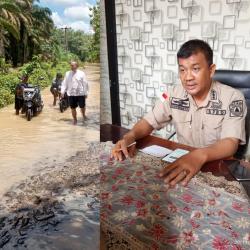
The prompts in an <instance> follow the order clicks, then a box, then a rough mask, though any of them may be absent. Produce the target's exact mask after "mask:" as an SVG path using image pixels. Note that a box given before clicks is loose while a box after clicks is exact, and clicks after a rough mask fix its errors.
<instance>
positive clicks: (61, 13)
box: [39, 0, 96, 32]
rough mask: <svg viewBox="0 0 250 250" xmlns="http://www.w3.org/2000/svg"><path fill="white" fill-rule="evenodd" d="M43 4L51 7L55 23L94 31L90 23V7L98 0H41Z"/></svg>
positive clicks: (58, 25) (75, 28)
mask: <svg viewBox="0 0 250 250" xmlns="http://www.w3.org/2000/svg"><path fill="white" fill-rule="evenodd" d="M39 4H40V5H41V6H44V7H49V8H50V9H51V11H52V13H53V14H52V19H53V21H54V23H55V25H56V26H57V27H59V28H61V27H65V26H67V27H71V28H72V29H74V30H83V31H85V32H92V30H91V27H90V25H89V19H90V18H89V7H91V6H93V5H95V4H96V0H40V3H39Z"/></svg>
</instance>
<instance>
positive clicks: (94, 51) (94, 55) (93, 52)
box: [89, 1, 100, 62]
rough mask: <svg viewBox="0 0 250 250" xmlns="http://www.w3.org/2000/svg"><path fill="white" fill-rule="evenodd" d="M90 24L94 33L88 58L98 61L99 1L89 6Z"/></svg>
mask: <svg viewBox="0 0 250 250" xmlns="http://www.w3.org/2000/svg"><path fill="white" fill-rule="evenodd" d="M90 11H91V14H90V25H91V26H92V28H93V31H94V35H93V37H92V41H91V43H90V44H89V52H90V53H89V60H90V61H93V62H94V61H98V62H99V61H100V2H99V1H98V2H97V4H96V5H95V6H94V7H93V8H90Z"/></svg>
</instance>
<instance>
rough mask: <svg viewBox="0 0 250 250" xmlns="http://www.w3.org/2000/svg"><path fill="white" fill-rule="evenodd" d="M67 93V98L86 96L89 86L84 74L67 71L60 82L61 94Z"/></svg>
mask: <svg viewBox="0 0 250 250" xmlns="http://www.w3.org/2000/svg"><path fill="white" fill-rule="evenodd" d="M66 91H67V95H68V96H86V95H88V91H89V85H88V82H87V80H86V76H85V73H84V72H83V71H81V70H78V69H77V70H76V72H73V71H72V70H71V71H68V72H66V74H65V77H64V80H63V82H62V89H61V94H62V95H64V93H65V92H66Z"/></svg>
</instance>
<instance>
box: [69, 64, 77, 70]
mask: <svg viewBox="0 0 250 250" xmlns="http://www.w3.org/2000/svg"><path fill="white" fill-rule="evenodd" d="M70 67H71V70H72V71H76V70H77V68H78V65H77V63H76V62H72V63H71V64H70Z"/></svg>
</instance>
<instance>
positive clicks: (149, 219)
mask: <svg viewBox="0 0 250 250" xmlns="http://www.w3.org/2000/svg"><path fill="white" fill-rule="evenodd" d="M111 147H112V144H111V143H102V144H101V148H102V152H103V153H102V154H101V158H100V163H101V186H100V189H101V192H100V195H101V211H100V213H101V229H102V231H103V233H104V235H105V248H106V249H115V250H117V249H218V250H223V249H225V250H228V249H232V250H236V249H250V205H249V201H248V199H247V198H246V197H245V196H244V193H243V192H242V190H241V187H240V186H239V185H238V184H235V183H234V184H232V182H231V183H229V182H227V181H226V180H225V179H223V178H218V177H217V178H216V177H214V178H212V177H211V175H209V174H204V173H203V174H202V173H201V174H199V175H198V176H197V177H195V178H193V179H192V181H191V182H190V183H189V185H188V186H187V187H182V186H180V185H178V186H177V187H176V188H174V189H169V190H166V189H165V188H164V186H163V181H162V179H161V178H159V177H158V172H159V169H160V168H161V167H162V165H163V163H162V162H161V161H160V160H158V159H156V158H151V157H148V156H146V155H144V154H142V153H139V154H138V155H137V157H136V158H135V159H134V160H133V161H131V160H125V161H124V162H121V163H120V162H115V161H113V160H111V159H110V157H109V156H110V149H111ZM206 175H207V176H208V177H209V178H206V177H205V176H206ZM218 185H219V186H221V187H220V188H218ZM215 186H217V187H215Z"/></svg>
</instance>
